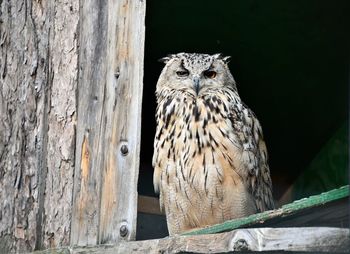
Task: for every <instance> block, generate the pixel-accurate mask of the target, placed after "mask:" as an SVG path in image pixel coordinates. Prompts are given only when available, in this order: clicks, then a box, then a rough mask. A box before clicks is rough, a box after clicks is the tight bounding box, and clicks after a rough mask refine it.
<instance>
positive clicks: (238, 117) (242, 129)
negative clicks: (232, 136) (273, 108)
mask: <svg viewBox="0 0 350 254" xmlns="http://www.w3.org/2000/svg"><path fill="white" fill-rule="evenodd" d="M230 119H231V121H232V126H233V128H234V130H235V133H236V134H237V137H238V139H239V141H240V143H241V146H242V155H241V160H242V161H241V163H242V164H243V165H242V166H243V167H244V169H245V170H244V171H245V172H244V174H243V177H245V178H246V184H247V187H248V190H249V192H250V193H251V194H252V196H253V197H254V200H255V205H256V209H257V211H258V212H262V211H265V210H270V209H273V208H274V202H273V197H272V183H271V178H270V169H269V165H268V155H267V150H266V145H265V141H264V139H263V133H262V128H261V125H260V123H259V121H258V119H257V118H256V116H255V114H254V113H253V111H251V110H250V109H249V108H248V107H247V106H246V105H244V104H239V105H238V106H237V105H235V106H233V107H231V112H230Z"/></svg>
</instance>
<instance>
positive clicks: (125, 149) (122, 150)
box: [120, 145, 129, 156]
mask: <svg viewBox="0 0 350 254" xmlns="http://www.w3.org/2000/svg"><path fill="white" fill-rule="evenodd" d="M120 152H121V153H122V155H123V156H126V155H127V154H128V153H129V149H128V146H127V145H122V147H121V148H120Z"/></svg>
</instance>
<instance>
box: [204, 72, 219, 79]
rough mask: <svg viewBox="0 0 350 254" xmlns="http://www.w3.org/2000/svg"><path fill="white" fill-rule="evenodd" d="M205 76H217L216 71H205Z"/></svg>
mask: <svg viewBox="0 0 350 254" xmlns="http://www.w3.org/2000/svg"><path fill="white" fill-rule="evenodd" d="M204 76H205V77H206V78H215V77H216V72H215V71H205V72H204Z"/></svg>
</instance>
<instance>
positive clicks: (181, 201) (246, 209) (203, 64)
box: [153, 53, 274, 235]
mask: <svg viewBox="0 0 350 254" xmlns="http://www.w3.org/2000/svg"><path fill="white" fill-rule="evenodd" d="M161 60H162V61H163V62H164V63H165V67H164V69H163V70H162V72H161V74H160V77H159V80H158V83H157V88H156V97H157V105H158V106H157V112H156V121H157V130H156V135H155V140H154V155H153V167H154V176H153V183H154V189H155V191H156V192H159V194H160V196H159V199H160V206H161V208H162V209H164V208H165V213H166V219H167V225H168V230H169V234H170V235H174V234H179V233H183V232H185V231H189V230H193V229H196V228H201V227H205V226H208V225H213V224H217V223H222V222H224V221H225V220H229V219H235V218H239V217H243V216H248V215H250V214H253V213H256V212H261V211H265V210H268V209H273V207H274V204H273V198H272V191H271V188H272V184H271V178H270V172H269V166H268V163H267V151H266V146H265V142H264V140H263V135H262V130H261V126H260V123H259V121H258V119H257V118H256V117H255V115H254V113H253V112H252V111H251V110H250V109H249V108H248V107H247V106H246V105H245V104H244V103H243V102H242V100H241V99H240V97H239V95H238V92H237V88H236V83H235V80H234V78H233V76H232V74H231V73H230V70H229V68H228V66H227V60H228V57H222V56H221V55H220V54H215V55H207V54H189V53H179V54H174V55H169V56H168V57H165V58H163V59H161Z"/></svg>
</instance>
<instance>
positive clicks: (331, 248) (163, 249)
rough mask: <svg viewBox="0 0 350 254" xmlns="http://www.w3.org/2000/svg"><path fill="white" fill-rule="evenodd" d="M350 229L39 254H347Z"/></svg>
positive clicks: (253, 233)
mask: <svg viewBox="0 0 350 254" xmlns="http://www.w3.org/2000/svg"><path fill="white" fill-rule="evenodd" d="M349 237H350V231H349V229H341V228H327V227H321V228H255V229H254V228H251V229H236V230H233V231H231V232H226V233H220V234H212V235H193V236H175V237H168V238H163V239H156V240H147V241H136V242H120V243H119V244H117V245H101V246H96V247H80V248H62V249H56V250H46V251H41V252H37V254H44V253H45V254H49V253H50V254H51V253H65V254H82V253H85V254H88V253H90V254H92V253H93V254H102V253H105V254H112V253H113V254H119V253H120V254H121V253H123V254H124V253H140V254H141V253H225V252H232V251H243V252H245V251H250V252H249V253H252V252H253V253H255V252H258V251H259V252H260V251H293V252H310V253H315V252H327V251H328V252H331V253H335V252H338V253H339V252H340V253H342V252H344V253H347V251H348V250H349V248H350V244H349Z"/></svg>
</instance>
